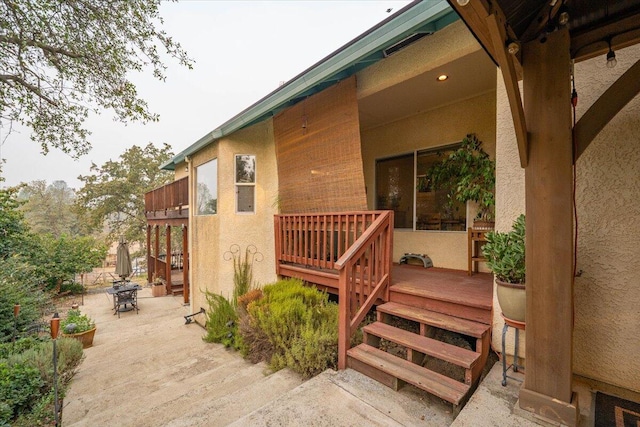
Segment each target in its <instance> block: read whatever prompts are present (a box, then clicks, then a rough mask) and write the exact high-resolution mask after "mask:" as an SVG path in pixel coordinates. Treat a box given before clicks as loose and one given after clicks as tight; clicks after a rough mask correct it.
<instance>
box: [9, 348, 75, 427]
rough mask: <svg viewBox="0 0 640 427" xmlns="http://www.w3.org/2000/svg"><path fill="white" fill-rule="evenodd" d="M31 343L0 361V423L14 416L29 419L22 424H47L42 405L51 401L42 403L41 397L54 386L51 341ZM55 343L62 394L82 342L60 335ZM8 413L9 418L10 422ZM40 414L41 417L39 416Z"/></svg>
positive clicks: (73, 370)
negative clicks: (24, 348) (39, 413)
mask: <svg viewBox="0 0 640 427" xmlns="http://www.w3.org/2000/svg"><path fill="white" fill-rule="evenodd" d="M31 344H33V345H32V346H31V347H29V348H27V349H26V350H24V351H22V352H19V353H17V352H11V353H9V355H8V357H7V358H6V359H4V360H0V425H4V424H6V423H8V422H10V421H12V420H13V419H14V418H15V417H20V419H22V420H23V421H24V420H28V421H24V424H23V425H49V424H47V423H46V422H45V421H46V416H47V415H46V410H45V409H44V408H45V407H48V406H50V404H51V402H52V401H50V402H46V401H44V402H43V401H42V399H46V398H47V394H48V393H49V392H51V391H52V390H53V385H54V383H53V363H52V361H53V343H52V341H51V340H47V341H41V342H35V343H34V342H31ZM56 345H57V349H58V384H59V387H60V390H59V392H60V396H63V395H64V389H65V386H66V385H67V384H68V383H69V381H70V380H71V377H72V376H73V374H74V373H75V368H76V367H77V366H78V364H79V363H80V361H81V360H82V344H81V343H80V342H79V341H78V340H75V339H72V338H60V339H58V340H57V342H56ZM25 346H26V344H25ZM43 395H44V397H42V396H43ZM7 396H10V398H7ZM2 402H4V403H5V404H2ZM38 408H40V409H38ZM38 412H41V415H38ZM7 416H8V417H10V418H9V419H8V420H9V421H7V418H6V417H7ZM43 416H44V417H45V419H44V420H43V419H41V417H43ZM3 417H4V418H3ZM3 423H4V424H3Z"/></svg>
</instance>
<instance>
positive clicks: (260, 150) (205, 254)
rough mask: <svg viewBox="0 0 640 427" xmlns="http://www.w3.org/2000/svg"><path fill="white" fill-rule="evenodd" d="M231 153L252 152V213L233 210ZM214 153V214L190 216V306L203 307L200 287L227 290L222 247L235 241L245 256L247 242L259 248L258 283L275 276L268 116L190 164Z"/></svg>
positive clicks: (229, 271)
mask: <svg viewBox="0 0 640 427" xmlns="http://www.w3.org/2000/svg"><path fill="white" fill-rule="evenodd" d="M236 154H252V155H255V156H256V187H255V214H246V213H242V214H237V213H236V206H235V183H234V161H235V155H236ZM213 158H217V159H218V214H217V215H210V216H193V217H192V218H191V220H192V222H191V224H192V231H191V233H190V238H191V239H192V240H191V251H192V252H191V253H192V254H193V255H192V262H191V269H192V270H191V284H192V296H193V297H192V308H194V311H197V310H198V309H199V308H200V307H204V308H205V309H206V308H207V305H206V298H205V297H204V294H203V292H202V291H204V290H205V289H206V290H209V291H211V292H214V293H218V294H222V295H224V296H230V295H231V294H232V292H233V261H232V260H231V259H225V258H229V257H228V255H229V254H228V255H227V256H225V253H226V252H228V251H229V250H230V249H231V248H232V245H238V246H239V247H240V249H241V252H242V255H243V256H244V253H245V249H246V248H247V246H248V245H253V246H255V248H256V249H257V251H258V252H259V254H256V256H255V259H254V263H253V276H254V280H255V282H256V283H257V284H260V285H264V284H267V283H270V282H273V281H275V280H276V275H275V269H274V265H275V259H274V240H273V239H274V235H273V215H274V214H276V213H277V206H276V197H277V188H278V178H277V172H276V158H275V147H274V138H273V122H272V120H265V121H263V122H260V123H258V124H256V125H253V126H251V127H248V128H246V129H243V130H240V131H238V132H236V133H234V134H233V135H231V136H229V137H225V138H222V139H220V140H219V141H217V142H216V143H214V144H211V145H210V146H209V147H207V148H206V149H204V150H202V151H201V152H199V153H197V154H196V155H195V156H194V158H193V160H192V162H193V165H194V168H193V169H194V170H195V166H197V165H199V164H202V163H204V162H205V161H207V160H210V159H213Z"/></svg>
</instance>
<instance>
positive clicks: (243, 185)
mask: <svg viewBox="0 0 640 427" xmlns="http://www.w3.org/2000/svg"><path fill="white" fill-rule="evenodd" d="M235 177H236V178H235V182H236V212H237V213H255V187H256V156H254V155H249V154H237V155H236V161H235Z"/></svg>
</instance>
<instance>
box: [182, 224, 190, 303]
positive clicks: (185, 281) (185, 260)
mask: <svg viewBox="0 0 640 427" xmlns="http://www.w3.org/2000/svg"><path fill="white" fill-rule="evenodd" d="M188 230H189V229H188V227H187V226H186V225H183V226H182V296H183V298H184V303H185V304H189V289H190V287H189V233H188Z"/></svg>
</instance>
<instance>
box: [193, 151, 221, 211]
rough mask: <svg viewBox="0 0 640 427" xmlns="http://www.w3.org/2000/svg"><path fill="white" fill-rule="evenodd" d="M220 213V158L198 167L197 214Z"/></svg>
mask: <svg viewBox="0 0 640 427" xmlns="http://www.w3.org/2000/svg"><path fill="white" fill-rule="evenodd" d="M216 213H218V159H213V160H211V161H208V162H207V163H203V164H202V165H200V166H198V167H197V168H196V209H195V214H196V215H215V214H216Z"/></svg>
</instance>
